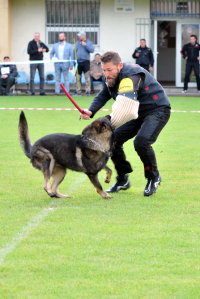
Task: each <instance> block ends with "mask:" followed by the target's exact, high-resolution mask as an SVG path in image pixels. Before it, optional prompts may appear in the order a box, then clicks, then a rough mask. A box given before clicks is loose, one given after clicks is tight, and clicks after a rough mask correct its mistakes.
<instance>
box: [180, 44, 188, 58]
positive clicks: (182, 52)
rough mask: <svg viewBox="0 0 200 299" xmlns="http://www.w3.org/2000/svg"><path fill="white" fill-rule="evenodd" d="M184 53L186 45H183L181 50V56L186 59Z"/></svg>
mask: <svg viewBox="0 0 200 299" xmlns="http://www.w3.org/2000/svg"><path fill="white" fill-rule="evenodd" d="M186 52H187V45H184V46H183V48H182V50H181V55H182V57H183V58H184V59H185V58H186V57H187V56H186Z"/></svg>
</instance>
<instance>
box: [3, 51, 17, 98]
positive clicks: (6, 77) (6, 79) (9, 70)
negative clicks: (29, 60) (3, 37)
mask: <svg viewBox="0 0 200 299" xmlns="http://www.w3.org/2000/svg"><path fill="white" fill-rule="evenodd" d="M3 61H5V62H9V61H10V58H9V57H8V56H5V57H4V59H3ZM0 73H1V76H0V96H2V95H3V89H2V87H5V95H6V96H8V95H9V92H10V88H11V87H12V86H13V85H14V84H15V77H17V75H18V73H17V67H16V65H14V64H5V65H1V66H0Z"/></svg>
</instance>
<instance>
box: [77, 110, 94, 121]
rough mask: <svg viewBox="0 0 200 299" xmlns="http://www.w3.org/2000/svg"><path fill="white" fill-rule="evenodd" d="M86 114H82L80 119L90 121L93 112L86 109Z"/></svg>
mask: <svg viewBox="0 0 200 299" xmlns="http://www.w3.org/2000/svg"><path fill="white" fill-rule="evenodd" d="M84 112H85V113H84V114H82V113H80V117H81V118H82V119H90V116H91V115H92V112H91V111H90V110H88V109H84Z"/></svg>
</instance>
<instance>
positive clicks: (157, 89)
mask: <svg viewBox="0 0 200 299" xmlns="http://www.w3.org/2000/svg"><path fill="white" fill-rule="evenodd" d="M134 75H137V77H138V75H140V77H141V80H139V81H138V86H134V84H133V93H132V94H133V96H129V94H131V93H130V92H129V93H126V92H125V94H124V95H125V96H127V97H130V98H132V99H133V100H136V101H137V100H138V101H139V103H140V106H139V112H140V109H141V110H142V111H145V106H146V107H147V109H148V110H149V106H150V105H151V104H152V105H153V106H154V107H155V104H156V105H157V106H168V107H170V102H169V99H168V97H167V95H166V93H165V91H164V89H163V88H162V86H161V85H160V84H159V83H158V82H157V81H156V80H155V79H154V77H153V76H152V75H151V74H150V73H149V72H147V71H146V70H145V69H144V68H142V67H140V66H139V65H136V64H135V65H128V64H125V63H124V64H123V68H122V69H121V71H120V73H119V79H118V82H117V83H116V85H115V87H112V88H111V87H109V86H107V83H106V82H104V83H103V87H102V90H101V91H100V92H99V93H98V94H97V96H96V97H95V98H94V100H93V101H92V103H91V105H90V107H89V110H90V111H91V112H92V113H93V114H92V116H91V117H93V116H94V114H95V113H96V112H97V111H98V110H99V109H100V108H101V107H103V106H104V105H105V104H106V102H107V101H108V100H110V99H111V98H113V99H114V100H116V97H117V96H118V94H119V87H120V85H121V84H120V83H121V81H122V80H123V79H125V78H131V79H133V78H134ZM120 94H123V89H122V92H121V90H120Z"/></svg>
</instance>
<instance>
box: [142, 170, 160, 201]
mask: <svg viewBox="0 0 200 299" xmlns="http://www.w3.org/2000/svg"><path fill="white" fill-rule="evenodd" d="M160 182H161V176H160V175H159V174H158V175H157V176H156V177H155V178H154V179H148V182H147V185H146V187H145V189H144V196H150V195H152V194H154V193H156V191H157V188H158V185H160Z"/></svg>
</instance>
